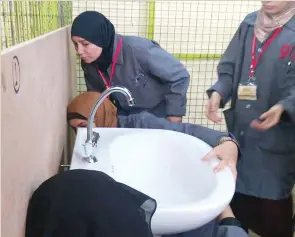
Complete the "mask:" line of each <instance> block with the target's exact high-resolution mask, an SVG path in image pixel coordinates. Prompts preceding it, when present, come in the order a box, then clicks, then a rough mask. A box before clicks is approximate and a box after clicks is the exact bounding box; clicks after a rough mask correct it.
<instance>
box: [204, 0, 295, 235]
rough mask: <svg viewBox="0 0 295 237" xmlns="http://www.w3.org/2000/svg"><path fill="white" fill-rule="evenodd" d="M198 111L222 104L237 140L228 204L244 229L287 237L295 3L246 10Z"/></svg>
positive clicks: (294, 143)
mask: <svg viewBox="0 0 295 237" xmlns="http://www.w3.org/2000/svg"><path fill="white" fill-rule="evenodd" d="M207 93H208V96H209V98H210V99H209V103H208V106H207V111H206V115H207V117H208V119H210V120H211V121H214V122H220V121H221V119H220V118H219V117H218V116H217V114H216V112H217V109H218V108H219V107H221V108H222V107H223V106H224V105H225V104H226V103H227V102H228V101H229V100H231V108H230V109H228V110H225V111H224V115H225V120H226V124H227V128H228V130H229V132H231V133H233V134H234V135H235V137H236V138H237V140H238V141H239V143H240V146H241V149H242V157H241V159H240V160H239V161H238V165H237V169H238V178H237V189H236V194H235V196H234V198H233V200H232V203H231V207H232V209H233V212H234V214H235V216H236V217H237V218H238V219H239V220H240V221H241V223H242V224H243V225H244V228H245V229H246V230H248V229H251V230H253V231H254V232H256V233H257V234H259V235H260V236H262V237H292V236H293V233H292V232H293V230H292V196H291V191H292V188H293V185H294V179H295V2H294V1H289V2H287V1H263V2H262V7H261V9H260V11H258V12H254V13H251V14H249V15H248V16H246V18H245V19H244V20H243V22H242V23H241V24H240V26H239V28H238V30H237V32H236V34H235V35H234V37H233V39H232V40H231V42H230V44H229V46H228V48H227V49H226V51H225V53H224V55H223V56H222V58H221V61H220V63H219V65H218V81H217V82H216V83H215V84H214V85H213V86H212V87H211V88H210V89H209V90H208V91H207Z"/></svg>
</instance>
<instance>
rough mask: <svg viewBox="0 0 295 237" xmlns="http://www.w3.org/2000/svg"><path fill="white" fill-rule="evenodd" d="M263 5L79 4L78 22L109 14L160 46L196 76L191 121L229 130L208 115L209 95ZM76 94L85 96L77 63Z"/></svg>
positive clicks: (119, 25)
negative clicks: (89, 13) (240, 31)
mask: <svg viewBox="0 0 295 237" xmlns="http://www.w3.org/2000/svg"><path fill="white" fill-rule="evenodd" d="M260 4H261V3H260V1H247V0H244V1H166V0H163V1H161V0H155V1H153V0H150V1H148V0H145V1H144V0H141V1H81V0H80V1H75V2H73V17H75V16H76V15H78V14H79V13H81V12H83V11H85V10H96V11H100V12H102V13H103V14H104V15H106V16H107V17H108V18H109V19H110V20H111V21H112V23H113V24H114V25H115V27H116V31H117V32H118V33H120V34H124V35H137V36H141V37H146V38H149V39H153V40H156V41H158V42H159V43H160V44H161V46H162V47H164V48H165V49H166V50H168V51H169V52H170V53H172V54H174V55H175V56H176V57H177V58H179V59H180V60H181V62H182V63H184V65H185V66H186V67H187V69H188V70H189V72H190V75H191V83H190V87H189V91H188V105H187V116H186V117H185V121H186V122H190V123H196V124H201V125H205V126H208V127H211V128H214V129H218V130H225V124H224V123H222V124H221V125H214V124H213V123H211V122H209V121H208V120H207V119H206V118H205V116H204V111H205V105H206V103H207V97H206V94H205V91H206V89H208V88H209V87H210V86H211V85H212V84H213V83H214V82H215V81H216V79H217V76H216V66H217V64H218V62H219V59H220V57H221V55H222V53H223V52H224V50H225V49H226V47H227V45H228V43H229V41H230V39H231V37H232V36H233V34H234V33H235V31H236V30H237V27H238V25H239V23H240V22H241V21H242V20H243V18H244V17H245V16H246V15H247V14H248V13H250V12H252V11H255V10H257V9H259V8H260ZM77 75H78V78H77V89H78V92H82V91H85V82H84V76H83V71H81V68H80V62H79V59H78V60H77Z"/></svg>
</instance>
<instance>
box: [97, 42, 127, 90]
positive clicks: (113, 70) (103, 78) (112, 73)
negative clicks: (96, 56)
mask: <svg viewBox="0 0 295 237" xmlns="http://www.w3.org/2000/svg"><path fill="white" fill-rule="evenodd" d="M122 45H123V39H122V38H121V39H120V41H119V43H118V46H117V48H116V52H115V56H114V58H113V62H112V69H111V75H110V80H109V83H108V82H107V81H106V79H105V77H104V75H103V73H102V72H101V71H100V70H99V69H97V71H98V73H99V75H100V77H101V78H102V80H103V82H104V84H105V86H106V88H109V87H110V86H111V84H112V80H113V76H114V73H115V68H116V63H117V60H118V57H119V54H120V50H121V48H122Z"/></svg>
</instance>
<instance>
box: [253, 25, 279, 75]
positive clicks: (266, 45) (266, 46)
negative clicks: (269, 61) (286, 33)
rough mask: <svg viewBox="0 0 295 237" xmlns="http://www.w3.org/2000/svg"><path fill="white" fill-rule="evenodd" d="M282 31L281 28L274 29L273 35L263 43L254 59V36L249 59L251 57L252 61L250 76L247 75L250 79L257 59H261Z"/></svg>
mask: <svg viewBox="0 0 295 237" xmlns="http://www.w3.org/2000/svg"><path fill="white" fill-rule="evenodd" d="M282 29H283V27H279V28H277V29H276V31H275V32H274V33H273V35H272V36H271V37H270V38H269V39H268V40H267V41H266V42H265V44H264V46H263V48H262V50H261V52H260V53H259V55H258V57H257V58H256V53H255V51H256V36H255V34H254V36H253V41H252V52H251V57H252V58H251V59H252V60H251V70H250V74H249V77H250V78H253V77H254V74H255V70H256V68H257V65H258V61H259V59H260V58H261V57H262V55H263V54H264V53H265V51H266V49H267V48H268V46H269V45H270V44H271V42H272V41H273V40H274V39H275V38H276V37H277V36H278V34H279V33H280V32H281V30H282Z"/></svg>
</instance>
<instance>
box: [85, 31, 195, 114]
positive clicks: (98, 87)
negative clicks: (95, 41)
mask: <svg viewBox="0 0 295 237" xmlns="http://www.w3.org/2000/svg"><path fill="white" fill-rule="evenodd" d="M121 38H122V39H123V46H122V48H121V50H120V54H119V57H118V60H117V63H116V68H115V73H114V76H113V80H112V84H111V85H112V86H124V87H126V88H128V89H129V90H130V91H131V93H132V96H133V97H134V99H135V103H136V104H135V106H134V107H132V108H131V107H129V106H128V105H127V102H126V99H125V98H124V96H123V95H121V94H113V96H112V99H113V100H115V101H116V103H115V105H116V106H117V107H118V112H119V114H124V115H129V114H134V113H138V112H141V111H148V112H150V113H152V114H154V115H156V116H157V117H168V116H178V117H182V116H184V115H185V114H186V102H187V97H186V93H187V89H188V86H189V80H190V75H189V73H188V71H187V70H186V68H185V67H184V65H183V64H181V63H180V61H179V60H178V59H177V58H175V57H174V56H173V55H171V54H170V53H168V52H167V51H165V50H164V49H163V48H162V47H161V46H160V45H159V44H157V43H156V42H155V41H152V40H148V39H144V38H141V37H136V36H121V35H119V34H116V36H115V43H114V54H115V52H116V48H117V45H118V42H119V40H120V39H121ZM82 68H83V70H84V75H85V81H86V86H87V90H88V91H91V90H94V91H99V92H102V91H103V90H105V85H104V83H103V81H102V79H101V77H100V75H98V73H97V70H96V68H95V66H94V65H93V64H84V63H82ZM110 72H111V67H110V68H109V69H108V74H109V75H110ZM105 77H106V78H108V76H107V75H106V76H105ZM107 80H108V79H107Z"/></svg>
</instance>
